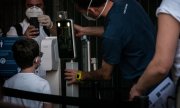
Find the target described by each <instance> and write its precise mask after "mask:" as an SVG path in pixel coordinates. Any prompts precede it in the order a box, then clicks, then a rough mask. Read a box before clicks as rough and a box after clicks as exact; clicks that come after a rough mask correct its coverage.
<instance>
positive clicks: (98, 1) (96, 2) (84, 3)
mask: <svg viewBox="0 0 180 108" xmlns="http://www.w3.org/2000/svg"><path fill="white" fill-rule="evenodd" d="M90 1H91V0H74V3H75V4H76V5H77V6H78V7H79V8H82V9H87V8H88V5H89V3H90ZM105 2H106V0H92V3H91V7H99V6H102V5H103V4H104V3H105Z"/></svg>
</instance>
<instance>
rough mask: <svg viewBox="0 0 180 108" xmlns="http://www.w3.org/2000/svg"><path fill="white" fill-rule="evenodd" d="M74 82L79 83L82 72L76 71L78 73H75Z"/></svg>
mask: <svg viewBox="0 0 180 108" xmlns="http://www.w3.org/2000/svg"><path fill="white" fill-rule="evenodd" d="M76 80H77V81H81V80H82V71H78V72H77V73H76Z"/></svg>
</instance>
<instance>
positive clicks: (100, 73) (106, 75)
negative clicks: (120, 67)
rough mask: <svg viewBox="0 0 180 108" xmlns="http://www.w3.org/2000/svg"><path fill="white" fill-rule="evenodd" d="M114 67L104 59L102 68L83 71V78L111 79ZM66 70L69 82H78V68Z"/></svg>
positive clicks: (66, 77)
mask: <svg viewBox="0 0 180 108" xmlns="http://www.w3.org/2000/svg"><path fill="white" fill-rule="evenodd" d="M112 69H113V66H112V65H110V64H108V63H106V62H104V61H103V63H102V67H101V68H100V69H98V70H96V71H91V72H82V80H109V79H111V72H112ZM65 71H66V72H65V79H66V80H68V84H73V83H77V80H76V72H77V70H71V69H67V70H65Z"/></svg>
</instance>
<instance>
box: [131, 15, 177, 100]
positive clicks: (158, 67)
mask: <svg viewBox="0 0 180 108" xmlns="http://www.w3.org/2000/svg"><path fill="white" fill-rule="evenodd" d="M179 34H180V23H179V22H178V21H177V20H175V19H174V18H173V17H172V16H170V15H168V14H159V16H158V33H157V41H156V42H157V43H156V51H155V55H154V57H153V59H152V61H151V62H150V64H149V65H148V66H147V68H146V70H145V72H144V74H143V75H142V76H141V77H140V79H139V80H138V82H137V84H136V85H134V86H133V87H132V89H131V91H130V100H131V99H133V98H134V97H135V96H140V95H142V94H143V93H145V92H146V91H147V90H148V89H150V88H151V87H152V86H154V85H155V84H158V83H159V82H160V81H161V80H162V79H163V78H164V77H165V76H166V75H167V74H168V72H169V70H170V68H171V67H172V64H173V60H174V57H175V53H176V48H177V42H178V39H179Z"/></svg>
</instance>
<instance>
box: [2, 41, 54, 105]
mask: <svg viewBox="0 0 180 108" xmlns="http://www.w3.org/2000/svg"><path fill="white" fill-rule="evenodd" d="M12 51H13V57H14V59H15V61H16V63H17V65H18V66H19V67H20V68H21V71H20V72H19V73H17V74H16V75H14V76H12V77H11V78H9V79H8V80H6V81H5V83H4V87H8V88H13V89H19V90H24V91H31V92H36V93H45V94H50V93H51V90H50V86H49V83H48V81H46V80H45V79H43V78H41V77H39V76H37V75H36V74H34V72H35V70H36V69H37V68H38V66H39V65H40V62H41V57H42V53H41V52H40V50H39V45H38V43H37V42H36V41H35V40H33V39H27V38H23V39H19V40H17V41H16V42H15V43H14V44H13V46H12ZM3 100H4V101H5V102H9V103H13V104H17V105H22V106H25V107H28V108H52V105H51V104H50V103H47V102H40V101H34V100H27V99H21V98H15V97H7V96H4V98H3Z"/></svg>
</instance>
